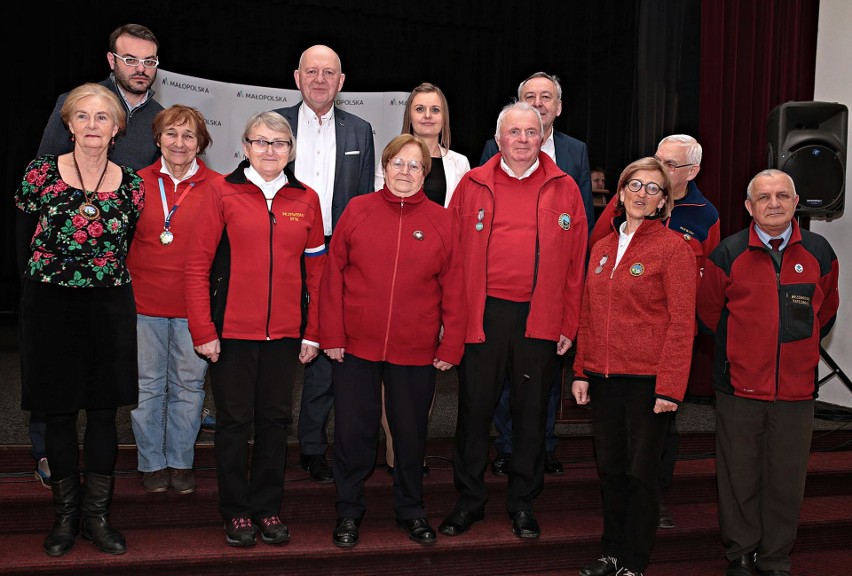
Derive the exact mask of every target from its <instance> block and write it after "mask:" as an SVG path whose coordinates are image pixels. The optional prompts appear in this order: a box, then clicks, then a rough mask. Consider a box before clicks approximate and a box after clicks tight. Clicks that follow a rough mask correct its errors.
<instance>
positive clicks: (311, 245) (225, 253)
mask: <svg viewBox="0 0 852 576" xmlns="http://www.w3.org/2000/svg"><path fill="white" fill-rule="evenodd" d="M243 153H244V154H245V156H246V158H247V160H244V161H243V162H241V163H240V164H239V166H237V169H236V170H234V172H232V173H231V174H229V175H228V176H226V177H225V179H224V182H223V183H222V184H221V185H219V186H215V187H214V188H213V190H211V191H210V192H209V193H208V194H206V195H205V196H204V199H203V201H202V203H201V209H200V211H199V216H198V222H197V223H196V226H195V233H194V237H193V242H192V245H191V249H190V256H189V261H188V262H187V267H186V307H187V312H188V314H189V331H190V333H191V334H192V340H193V344H194V345H195V350H196V351H197V352H198V353H199V354H201V355H202V356H205V357H207V358H209V359H210V362H212V364H211V366H210V381H211V385H212V388H213V400H214V401H215V403H216V436H215V437H214V442H215V456H216V475H217V479H218V484H219V511H220V513H221V514H222V516H223V518H224V519H225V540H226V542H227V543H228V544H229V545H230V546H252V545H254V543H255V541H256V537H257V531H258V530H259V531H260V534H261V536H262V538H263V541H264V542H266V543H267V544H280V543H283V542H287V541H288V540H289V539H290V533H289V531H288V529H287V526H285V525H284V524H283V523H282V522H281V520H280V518H279V517H278V514H279V513H280V509H281V499H282V495H283V491H284V467H285V460H286V457H287V433H288V428H289V426H290V421H291V420H292V406H291V404H292V393H293V383H294V380H295V377H296V369H297V367H298V363H299V362H301V363H302V364H305V363H307V362H310V361H311V360H312V359H313V358H315V357H316V355H317V352H318V348H319V346H318V342H319V334H318V329H317V302H318V300H317V297H318V292H319V279H320V276H321V275H322V266H323V265H324V264H325V237H324V236H323V226H322V214H321V211H320V204H319V197H318V196H317V194H316V192H314V191H313V190H312V189H310V188H308V187H306V186H305V185H303V184H302V183H301V182H299V181H298V180H296V177H295V176H294V175H293V173H292V172H291V171H290V170H288V169H287V168H286V166H287V163H288V162H289V161H290V160H292V159H293V156H294V155H295V153H296V141H295V138H294V136H293V131H292V130H291V128H290V124H289V123H288V122H287V120H286V119H285V118H284V117H283V116H281V115H280V114H278V113H275V112H260V113H258V114H255V115H253V116H252V117H251V118H249V121H248V123H247V124H246V128H245V131H244V132H243ZM302 264H304V268H303V267H302ZM303 270H304V272H303ZM211 279H212V281H211ZM306 293H307V296H305V294H306ZM303 314H305V318H304V320H303ZM252 430H253V431H254V445H253V448H252V453H251V464H250V470H249V471H248V473H247V471H246V462H248V461H249V454H248V446H249V439H250V438H251V437H252Z"/></svg>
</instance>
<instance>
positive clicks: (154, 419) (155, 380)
mask: <svg viewBox="0 0 852 576" xmlns="http://www.w3.org/2000/svg"><path fill="white" fill-rule="evenodd" d="M136 336H137V339H138V342H139V346H138V359H139V404H138V405H137V407H136V408H134V409H133V410H132V411H131V412H130V422H131V425H132V426H133V435H134V436H135V437H136V447H137V449H138V453H139V464H138V467H139V471H140V472H154V471H156V470H162V469H163V468H167V467H169V468H179V469H184V470H186V469H190V468H192V464H193V461H194V459H195V440H196V438H197V437H198V431H199V429H200V428H201V409H202V407H203V406H204V376H205V374H206V373H207V361H206V360H204V359H203V358H201V357H199V356H198V355H197V354H196V353H195V350H194V348H193V346H192V337H191V336H190V334H189V327H188V326H187V321H186V318H159V317H156V316H145V315H142V314H137V318H136Z"/></svg>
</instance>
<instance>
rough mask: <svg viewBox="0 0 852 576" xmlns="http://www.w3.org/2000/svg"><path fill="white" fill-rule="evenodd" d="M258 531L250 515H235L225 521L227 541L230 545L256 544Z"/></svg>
mask: <svg viewBox="0 0 852 576" xmlns="http://www.w3.org/2000/svg"><path fill="white" fill-rule="evenodd" d="M256 537H257V533H256V532H255V529H254V525H252V523H251V520H250V519H249V517H248V516H235V517H234V518H231V519H230V520H227V521H225V542H227V543H228V546H237V547H243V546H254V545H255V544H256V543H257V540H256Z"/></svg>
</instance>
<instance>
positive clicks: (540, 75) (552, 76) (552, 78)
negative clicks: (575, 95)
mask: <svg viewBox="0 0 852 576" xmlns="http://www.w3.org/2000/svg"><path fill="white" fill-rule="evenodd" d="M536 78H545V79H547V80H550V81H551V82H553V85H554V86H556V99H557V100H558V101H560V102H562V84H560V83H559V77H558V76H556V75H555V74H548V73H547V72H536V73H535V74H533V75H532V76H530V77H529V78H527V79H526V80H524V81H523V82H521V83H520V84H518V100H523V99H524V86H526V84H527V82H529V81H530V80H535V79H536Z"/></svg>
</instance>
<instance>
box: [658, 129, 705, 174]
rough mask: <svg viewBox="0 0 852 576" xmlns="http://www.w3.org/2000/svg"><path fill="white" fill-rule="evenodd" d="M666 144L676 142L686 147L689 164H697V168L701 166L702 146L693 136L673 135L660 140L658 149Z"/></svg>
mask: <svg viewBox="0 0 852 576" xmlns="http://www.w3.org/2000/svg"><path fill="white" fill-rule="evenodd" d="M664 142H676V143H678V144H681V145H682V146H686V147H687V148H686V160H687V162H689V163H690V164H695V165H696V166H701V154H702V150H701V144H699V143H698V140H696V139H695V138H693V137H692V136H690V135H688V134H672V135H671V136H666V137H665V138H663V139H662V140H660V143H659V144H657V148H659V147H660V146H662V145H663V143H664Z"/></svg>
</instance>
